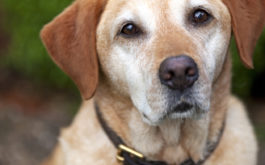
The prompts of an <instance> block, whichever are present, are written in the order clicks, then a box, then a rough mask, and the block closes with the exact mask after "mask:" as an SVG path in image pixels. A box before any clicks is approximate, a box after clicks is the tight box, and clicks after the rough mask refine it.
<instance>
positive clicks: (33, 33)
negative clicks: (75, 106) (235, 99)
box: [0, 0, 265, 97]
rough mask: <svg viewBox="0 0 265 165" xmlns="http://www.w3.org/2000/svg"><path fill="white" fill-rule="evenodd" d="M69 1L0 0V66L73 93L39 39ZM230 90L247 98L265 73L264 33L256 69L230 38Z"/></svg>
mask: <svg viewBox="0 0 265 165" xmlns="http://www.w3.org/2000/svg"><path fill="white" fill-rule="evenodd" d="M71 1H72V0H23V1H17V0H2V4H3V6H2V7H1V9H0V10H3V11H2V12H3V13H4V20H2V21H3V22H4V23H3V25H4V29H5V31H6V33H7V34H9V36H10V45H9V47H8V51H7V52H6V54H5V55H4V56H2V55H1V60H0V67H1V68H5V69H11V70H15V71H16V72H19V73H20V74H22V75H24V76H26V77H28V78H29V79H30V80H32V81H33V82H36V83H37V84H46V85H50V86H51V87H54V88H59V89H66V90H69V91H74V92H76V91H77V89H76V87H75V86H74V85H73V83H72V81H71V80H70V79H69V78H68V77H67V76H66V75H65V74H64V73H63V72H62V71H61V70H60V69H58V67H57V66H55V64H54V63H53V62H52V61H51V59H50V58H49V56H48V55H47V53H46V50H45V48H44V47H43V44H42V43H41V41H40V38H39V32H40V30H41V28H42V27H43V25H45V24H46V23H48V22H49V21H51V20H52V18H54V17H55V16H56V15H58V14H59V13H60V12H61V11H62V10H63V9H64V8H65V7H66V6H68V5H69V4H70V3H71ZM231 52H232V55H233V92H234V93H236V94H237V95H239V96H242V97H247V96H250V94H251V89H252V86H253V82H254V81H255V79H256V77H257V76H260V75H262V74H264V72H265V32H264V33H263V35H262V38H261V39H260V41H259V43H258V47H257V48H256V51H255V59H254V61H255V68H256V69H255V70H247V69H245V68H244V66H243V65H242V64H241V61H240V59H239V57H238V55H237V51H236V46H235V43H234V41H233V40H232V44H231ZM1 68H0V69H1Z"/></svg>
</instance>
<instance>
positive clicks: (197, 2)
mask: <svg viewBox="0 0 265 165" xmlns="http://www.w3.org/2000/svg"><path fill="white" fill-rule="evenodd" d="M208 4H209V2H208V1H207V0H190V5H191V6H192V7H194V6H202V5H208Z"/></svg>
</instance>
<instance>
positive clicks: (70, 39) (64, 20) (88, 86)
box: [41, 0, 107, 99]
mask: <svg viewBox="0 0 265 165" xmlns="http://www.w3.org/2000/svg"><path fill="white" fill-rule="evenodd" d="M106 2H107V0H76V1H75V2H74V3H73V4H72V5H70V6H69V7H68V8H67V9H65V10H64V11H63V12H62V13H61V14H60V15H59V16H57V17H56V18H55V19H54V20H53V21H52V22H50V23H49V24H47V25H46V26H45V27H44V28H43V29H42V31H41V38H42V40H43V42H44V44H45V46H46V49H47V50H48V52H49V54H50V55H51V57H52V59H53V60H54V62H55V63H56V64H57V65H58V66H59V67H60V68H61V69H62V70H63V71H64V72H66V73H67V74H68V75H69V76H70V77H71V78H72V80H73V81H74V82H75V84H76V85H77V87H78V88H79V90H80V92H81V94H82V97H83V98H84V99H89V98H91V97H92V96H93V95H94V93H95V90H96V87H97V83H98V72H99V71H98V60H97V51H96V29H97V24H98V22H99V19H100V15H101V13H102V12H103V9H104V7H105V5H106Z"/></svg>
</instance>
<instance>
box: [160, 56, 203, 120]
mask: <svg viewBox="0 0 265 165" xmlns="http://www.w3.org/2000/svg"><path fill="white" fill-rule="evenodd" d="M159 78H160V82H161V84H163V85H165V86H166V87H167V88H168V96H169V99H168V104H169V107H168V110H167V112H166V114H167V115H170V114H173V113H185V112H187V111H189V110H191V109H192V108H193V107H194V105H193V104H192V103H191V102H189V101H187V100H190V99H187V97H190V94H189V93H190V91H191V90H190V88H191V87H192V86H193V85H194V83H195V82H196V81H197V80H198V78H199V71H198V67H197V64H196V63H195V61H194V60H193V59H192V58H191V57H189V56H186V55H179V56H174V57H169V58H166V59H165V60H164V61H163V62H162V63H161V65H160V68H159ZM181 98H185V99H184V100H185V101H181ZM182 100H183V99H182Z"/></svg>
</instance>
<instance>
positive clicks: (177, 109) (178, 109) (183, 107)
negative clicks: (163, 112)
mask: <svg viewBox="0 0 265 165" xmlns="http://www.w3.org/2000/svg"><path fill="white" fill-rule="evenodd" d="M192 108H193V105H192V104H190V103H187V102H182V103H180V104H178V105H176V106H174V107H173V108H171V109H170V110H169V111H168V112H167V115H170V114H172V113H185V112H187V111H189V110H191V109H192Z"/></svg>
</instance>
